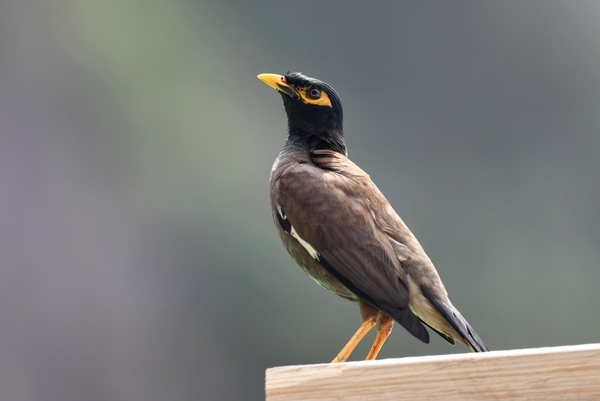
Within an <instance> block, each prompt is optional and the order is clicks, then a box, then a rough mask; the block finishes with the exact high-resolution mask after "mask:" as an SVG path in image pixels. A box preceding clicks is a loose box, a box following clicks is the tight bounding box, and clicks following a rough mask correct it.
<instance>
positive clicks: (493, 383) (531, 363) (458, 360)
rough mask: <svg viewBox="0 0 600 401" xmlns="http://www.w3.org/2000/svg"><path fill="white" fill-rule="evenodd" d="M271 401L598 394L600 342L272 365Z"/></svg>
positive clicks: (566, 397)
mask: <svg viewBox="0 0 600 401" xmlns="http://www.w3.org/2000/svg"><path fill="white" fill-rule="evenodd" d="M266 396H267V401H279V400H348V401H351V400H375V401H379V400H412V401H419V400H427V401H437V400H440V401H441V400H444V401H454V400H527V401H535V400H561V401H568V400H600V344H588V345H575V346H563V347H552V348H534V349H521V350H510V351H492V352H488V353H469V354H455V355H441V356H426V357H411V358H401V359H386V360H379V361H362V362H347V363H336V364H331V363H329V364H320V365H301V366H284V367H276V368H271V369H267V372H266Z"/></svg>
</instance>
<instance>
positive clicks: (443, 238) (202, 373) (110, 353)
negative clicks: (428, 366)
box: [0, 0, 600, 401]
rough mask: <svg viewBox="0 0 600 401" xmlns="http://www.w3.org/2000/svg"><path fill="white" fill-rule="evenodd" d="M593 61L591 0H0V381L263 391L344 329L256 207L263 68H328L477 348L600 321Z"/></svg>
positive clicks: (354, 138) (355, 144)
mask: <svg viewBox="0 0 600 401" xmlns="http://www.w3.org/2000/svg"><path fill="white" fill-rule="evenodd" d="M599 65H600V3H598V2H595V1H589V2H585V1H577V2H559V1H547V0H543V1H529V2H517V1H512V2H493V1H479V0H478V1H457V2H452V3H448V2H443V1H433V2H431V1H413V2H404V1H402V2H381V3H372V2H370V3H368V2H363V3H359V2H356V3H351V2H347V1H342V0H337V1H329V2H321V1H316V0H312V1H303V2H292V1H288V2H285V1H284V2H281V1H259V2H247V1H229V2H223V1H212V0H204V1H201V2H200V1H190V0H170V1H166V0H143V1H142V0H118V1H117V0H105V1H91V0H80V1H70V0H59V1H53V2H47V1H42V0H4V1H2V2H1V3H0V399H2V400H49V401H52V400H61V401H65V400H99V401H100V400H128V401H136V400H140V401H141V400H234V399H248V400H259V399H263V398H264V371H265V369H266V368H268V367H273V366H280V365H294V364H310V363H324V362H329V361H330V360H331V359H332V358H333V357H334V356H335V355H336V353H337V352H338V351H339V350H340V349H341V347H342V346H343V345H344V344H345V343H346V341H347V340H348V339H349V338H350V336H351V335H352V333H354V331H355V330H356V328H357V327H358V325H359V323H360V316H359V313H358V308H357V307H356V306H355V305H353V304H351V303H348V302H346V301H344V300H342V299H340V298H337V297H336V296H334V295H333V294H331V293H329V292H327V291H325V290H323V289H321V288H320V287H319V286H317V285H316V284H315V283H314V282H313V281H312V280H310V279H309V278H308V277H306V276H305V275H304V273H302V271H301V270H300V269H299V268H298V267H297V266H296V265H295V264H294V262H293V261H292V260H291V258H290V257H289V256H288V255H287V254H286V252H285V250H284V248H283V247H282V246H281V244H280V241H279V239H278V238H277V236H276V233H275V230H274V228H273V226H272V221H271V217H270V210H269V205H268V177H269V171H270V168H271V165H272V163H273V160H274V159H275V157H276V156H277V154H278V152H279V150H280V148H281V147H282V145H283V143H284V141H285V137H286V118H285V113H284V110H283V106H282V104H281V99H280V97H279V95H278V94H276V92H275V91H273V90H272V89H270V88H269V87H267V86H266V85H264V84H263V83H262V82H260V81H259V80H257V79H256V75H257V74H259V73H263V72H273V73H285V72H286V71H288V70H290V71H302V72H304V73H305V74H307V75H309V76H314V77H317V78H320V79H322V80H324V81H326V82H328V83H330V84H331V85H333V86H334V87H335V88H336V89H337V91H338V92H339V94H340V96H341V97H342V100H343V102H344V109H345V116H346V118H345V129H346V130H345V131H346V139H347V144H348V146H349V150H350V155H351V157H352V159H353V160H354V161H355V162H356V163H358V164H359V165H360V166H361V167H362V168H363V169H365V170H366V171H367V172H368V173H370V174H371V177H372V178H373V180H374V181H375V182H376V183H377V185H378V186H379V188H380V189H381V190H382V191H383V192H384V193H385V194H386V195H387V197H388V199H389V200H390V202H391V203H392V204H393V205H394V207H395V208H396V210H397V211H398V212H399V213H400V215H401V216H402V217H403V218H404V220H405V221H406V222H407V224H408V225H409V227H410V228H411V229H412V230H413V232H414V233H415V234H416V235H417V237H418V238H419V240H420V241H421V243H422V244H423V246H424V248H425V250H426V251H427V252H428V254H429V256H430V257H431V258H432V260H433V261H434V263H435V264H436V266H437V269H438V271H439V273H440V275H441V276H442V278H443V280H444V282H445V284H446V287H447V289H448V291H449V293H450V297H451V299H452V300H453V302H454V304H455V305H456V306H457V307H458V309H459V310H460V311H461V312H462V314H463V315H464V316H465V317H466V318H467V319H468V320H469V322H470V323H471V324H472V325H473V327H474V328H475V329H476V330H477V332H478V333H479V335H480V336H481V337H482V338H483V339H484V341H485V342H486V343H487V345H488V346H489V347H490V349H494V350H498V349H512V348H527V347H543V346H557V345H568V344H580V343H591V342H598V341H599V340H598V332H599V331H600V319H599V318H598V316H600V312H599V310H600V306H599V305H600V292H599V291H598V289H597V287H598V283H599V282H600V185H599V183H600V179H599V178H600V156H599V155H600V74H599V70H598V66H599ZM373 338H374V334H373V333H371V335H370V336H368V337H367V339H366V340H365V342H364V344H362V346H361V347H360V348H359V349H358V350H357V351H356V353H355V354H354V355H353V356H352V358H351V359H352V360H359V359H362V358H364V356H365V355H366V352H367V351H368V348H369V346H370V342H371V341H372V339H373ZM457 352H460V353H462V352H467V350H466V348H464V347H462V346H459V345H457V346H456V347H451V346H449V345H448V344H446V343H445V342H444V341H443V340H442V339H440V338H438V337H437V336H432V342H431V344H430V345H428V346H427V345H424V344H421V343H420V342H418V340H416V339H414V338H413V337H411V336H410V335H409V334H407V333H406V332H405V331H404V330H403V329H401V328H400V327H399V326H396V329H395V331H394V333H393V334H392V336H391V337H390V339H389V340H388V342H387V343H386V345H385V347H384V348H383V351H382V352H381V354H380V358H394V357H404V356H417V355H434V354H443V353H457Z"/></svg>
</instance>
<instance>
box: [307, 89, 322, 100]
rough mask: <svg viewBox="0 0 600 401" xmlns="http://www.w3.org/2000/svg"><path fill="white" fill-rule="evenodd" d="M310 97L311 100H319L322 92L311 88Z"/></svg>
mask: <svg viewBox="0 0 600 401" xmlns="http://www.w3.org/2000/svg"><path fill="white" fill-rule="evenodd" d="M308 97H310V98H311V99H318V98H320V97H321V90H320V89H317V88H311V89H310V90H309V91H308Z"/></svg>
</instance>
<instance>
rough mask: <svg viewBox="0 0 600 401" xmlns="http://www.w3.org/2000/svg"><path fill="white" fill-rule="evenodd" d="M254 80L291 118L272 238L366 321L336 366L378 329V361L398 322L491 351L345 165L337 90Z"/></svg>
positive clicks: (408, 235)
mask: <svg viewBox="0 0 600 401" xmlns="http://www.w3.org/2000/svg"><path fill="white" fill-rule="evenodd" d="M259 78H260V79H261V80H263V81H264V82H265V83H267V84H268V85H270V86H271V87H273V88H275V89H276V90H278V91H279V92H280V93H281V95H282V98H283V101H284V106H285V109H286V112H287V115H288V139H287V142H286V144H285V146H284V148H283V149H282V151H281V153H280V154H279V156H278V157H277V159H276V160H275V164H274V165H273V169H272V171H271V179H270V200H271V208H272V213H273V220H274V221H275V227H276V228H277V232H278V233H279V236H280V237H281V239H282V241H283V244H284V246H285V247H286V249H287V251H288V252H289V253H290V255H291V256H292V258H293V259H294V260H295V261H296V262H297V263H298V265H300V266H301V267H302V268H303V269H304V271H305V272H306V273H307V274H308V275H309V276H310V277H312V278H313V279H314V280H315V281H316V282H317V283H319V284H320V285H321V286H323V287H325V288H327V289H329V290H331V291H333V292H335V293H336V294H338V295H339V296H341V297H344V298H346V299H349V300H351V301H355V302H357V303H358V304H359V307H360V311H361V317H362V320H363V323H362V325H361V326H360V328H359V329H358V331H357V332H356V333H355V335H354V336H353V337H352V338H351V340H350V341H349V342H348V344H347V345H346V346H345V347H344V348H343V349H342V351H340V353H339V354H338V355H337V356H336V358H335V359H334V362H336V361H344V360H346V359H347V358H348V357H349V356H350V353H351V352H352V351H353V350H354V348H355V347H356V345H357V344H358V343H359V342H360V340H361V339H362V338H363V337H364V335H365V334H366V333H367V332H368V331H369V330H370V329H371V328H372V327H373V326H375V325H377V326H378V334H377V337H376V339H375V342H374V344H373V346H372V347H371V350H370V352H369V354H368V355H367V359H375V357H376V356H377V354H378V352H379V350H380V349H381V347H382V346H383V343H384V342H385V340H386V338H387V336H388V335H389V334H390V332H391V330H392V326H393V323H394V321H396V322H398V323H400V324H401V325H402V326H403V327H404V328H405V329H406V330H408V331H409V332H410V333H411V334H412V335H414V336H415V337H417V338H418V339H419V340H421V341H423V342H425V343H428V342H429V334H428V332H427V330H426V328H425V326H424V325H423V323H424V324H425V325H427V326H429V327H430V328H432V329H433V330H434V331H436V332H437V333H438V334H439V335H441V336H442V337H443V338H444V339H445V340H446V341H448V342H450V343H451V344H454V340H457V341H459V342H461V343H462V344H464V345H466V346H467V347H469V348H470V349H471V350H473V351H479V352H481V351H487V348H486V346H485V345H484V344H483V341H482V340H481V339H480V338H479V336H478V335H477V334H476V333H475V331H474V330H473V329H472V328H471V326H470V325H469V324H468V323H467V321H466V320H465V319H464V318H463V317H462V316H461V314H460V313H459V312H458V310H456V308H454V306H453V305H452V303H451V302H450V300H449V299H448V296H447V293H446V289H445V288H444V285H443V284H442V281H441V280H440V277H439V275H438V273H437V271H436V270H435V267H434V266H433V263H432V262H431V260H430V259H429V257H428V256H427V254H426V253H425V251H424V250H423V248H422V247H421V245H420V244H419V242H418V241H417V239H416V238H415V236H414V235H413V234H412V232H411V231H410V230H409V229H408V227H407V226H406V225H405V224H404V222H403V221H402V219H401V218H400V216H398V214H397V213H396V212H395V211H394V209H393V208H392V206H391V205H390V203H389V202H388V201H387V199H386V198H385V196H384V195H383V194H382V193H381V192H380V191H379V189H378V188H377V187H376V186H375V184H374V183H373V182H372V181H371V179H370V177H369V175H368V174H367V173H365V172H364V171H363V170H361V169H360V167H358V166H357V165H356V164H354V163H353V162H352V161H350V159H348V157H347V152H346V145H345V142H344V138H343V128H342V118H343V117H342V105H341V101H340V99H339V97H338V95H337V93H336V92H335V90H334V89H333V88H332V87H331V86H329V85H328V84H326V83H324V82H322V81H319V80H316V79H313V78H308V77H306V76H304V75H302V74H300V73H291V74H290V73H288V74H287V75H285V76H281V75H275V74H261V75H259Z"/></svg>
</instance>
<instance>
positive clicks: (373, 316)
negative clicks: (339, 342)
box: [332, 300, 385, 362]
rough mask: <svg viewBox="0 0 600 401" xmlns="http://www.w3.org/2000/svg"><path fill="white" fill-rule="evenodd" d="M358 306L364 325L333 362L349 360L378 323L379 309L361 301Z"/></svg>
mask: <svg viewBox="0 0 600 401" xmlns="http://www.w3.org/2000/svg"><path fill="white" fill-rule="evenodd" d="M358 306H359V307H360V314H361V316H362V320H363V323H362V324H361V325H360V327H359V328H358V330H356V333H354V335H353V336H352V338H351V339H350V341H348V343H347V344H346V345H345V346H344V348H342V350H341V351H340V352H339V353H338V354H337V356H336V357H335V359H334V360H333V361H332V362H344V361H345V360H346V359H348V357H349V356H350V354H352V351H354V348H356V346H357V345H358V344H359V343H360V341H361V340H362V339H363V338H364V337H365V335H366V334H367V333H368V332H369V330H371V329H372V328H373V326H375V324H376V323H377V319H378V316H379V310H378V309H376V308H375V307H373V306H371V305H369V304H367V303H366V302H362V301H360V300H359V301H358ZM384 341H385V339H384ZM382 345H383V343H382ZM380 348H381V347H380Z"/></svg>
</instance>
